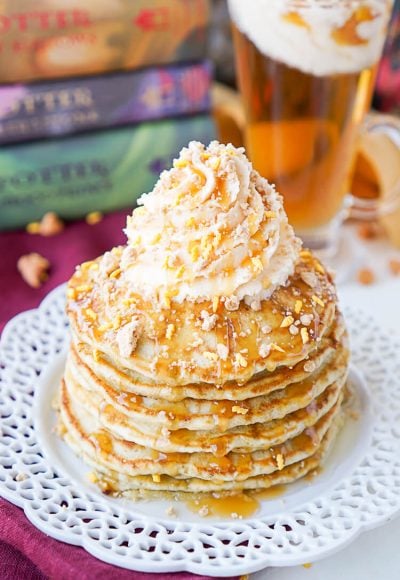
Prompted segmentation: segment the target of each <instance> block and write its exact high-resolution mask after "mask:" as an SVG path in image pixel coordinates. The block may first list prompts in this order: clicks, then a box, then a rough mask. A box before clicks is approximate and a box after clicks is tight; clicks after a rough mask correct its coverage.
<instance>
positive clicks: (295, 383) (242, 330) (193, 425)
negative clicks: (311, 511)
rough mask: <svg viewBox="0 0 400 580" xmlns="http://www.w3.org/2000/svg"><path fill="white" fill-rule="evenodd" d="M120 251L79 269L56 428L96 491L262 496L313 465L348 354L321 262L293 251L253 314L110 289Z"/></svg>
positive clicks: (329, 428) (324, 441)
mask: <svg viewBox="0 0 400 580" xmlns="http://www.w3.org/2000/svg"><path fill="white" fill-rule="evenodd" d="M122 253H123V248H115V249H114V250H112V251H111V252H109V253H108V254H106V256H105V257H104V256H103V257H102V259H99V260H95V261H93V262H87V263H85V264H83V265H82V266H81V267H80V268H78V269H77V271H76V273H75V274H74V276H73V277H72V279H71V280H70V282H69V286H68V306H67V311H68V316H69V319H70V322H71V329H72V342H71V348H70V352H69V355H68V360H67V364H66V369H65V374H64V378H63V381H62V386H61V400H60V414H59V416H60V425H61V428H62V433H63V436H64V438H65V440H66V441H67V443H68V444H69V445H70V446H71V447H72V448H73V449H74V450H75V451H76V453H77V454H79V455H80V456H81V457H82V458H83V459H84V461H85V462H86V463H87V464H89V465H90V466H92V468H93V469H94V471H95V473H96V476H97V478H98V481H99V483H100V485H101V487H102V488H103V490H105V491H107V492H109V493H113V494H115V495H125V496H128V497H137V496H141V495H143V496H146V495H147V494H154V493H155V494H157V493H159V492H161V493H163V494H164V493H168V492H173V493H176V492H195V493H201V492H224V491H234V490H261V489H265V488H269V487H271V486H274V485H277V484H282V483H289V482H292V481H294V480H296V479H298V478H300V477H302V476H304V475H305V474H307V473H309V472H311V471H313V470H315V469H316V468H317V467H318V466H319V465H320V463H321V461H322V460H323V458H324V456H325V455H326V453H327V451H328V449H329V447H330V445H331V443H332V441H333V440H334V438H335V435H336V433H337V431H338V428H339V425H340V415H341V404H342V401H343V396H344V387H345V382H346V376H347V370H348V358H349V352H348V348H347V344H346V330H345V327H344V324H343V320H342V317H341V315H340V312H339V311H338V308H337V299H336V294H335V289H334V285H333V283H332V280H331V278H330V275H329V273H327V272H326V271H325V269H324V268H323V266H322V265H321V264H320V262H319V261H318V260H317V259H316V258H315V257H314V256H313V255H312V254H311V253H310V252H309V251H306V250H303V251H301V252H300V254H299V257H298V259H297V262H296V264H295V269H294V273H293V274H292V275H291V276H290V277H289V278H288V280H287V283H286V284H285V285H283V286H280V287H278V288H276V289H275V291H274V292H273V294H272V296H271V297H270V298H269V299H268V300H263V301H262V302H261V305H260V307H259V308H258V309H253V308H252V307H251V306H248V305H247V304H245V302H244V301H241V302H240V303H239V304H236V305H232V304H231V302H230V301H229V300H224V299H223V298H217V299H213V300H212V301H208V302H207V301H202V302H191V301H184V302H182V303H180V304H179V303H174V302H172V303H171V302H170V301H168V300H166V301H164V303H162V304H160V305H158V306H157V307H156V306H155V304H154V303H153V302H151V301H146V300H145V299H144V298H143V297H142V296H141V295H140V294H138V293H136V294H135V293H134V292H131V291H130V289H129V288H128V287H127V286H125V285H123V284H122V285H121V283H119V277H120V276H121V255H122ZM105 258H106V259H105Z"/></svg>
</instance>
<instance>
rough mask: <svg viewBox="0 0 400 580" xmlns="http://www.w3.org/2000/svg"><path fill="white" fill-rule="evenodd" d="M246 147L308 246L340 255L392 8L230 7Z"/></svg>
mask: <svg viewBox="0 0 400 580" xmlns="http://www.w3.org/2000/svg"><path fill="white" fill-rule="evenodd" d="M228 3H229V9H230V14H231V19H232V23H233V35H234V42H235V53H236V63H237V72H238V81H239V86H240V90H241V94H242V97H243V104H244V108H245V115H246V129H245V132H246V134H245V139H246V148H247V153H248V155H249V157H250V158H251V160H252V162H253V165H254V167H255V168H256V169H257V170H258V171H259V172H260V173H261V174H262V175H263V176H264V177H266V178H267V179H268V180H269V181H270V182H273V183H275V184H276V187H277V189H278V191H279V192H280V193H281V194H282V195H283V197H284V203H285V208H286V211H287V213H288V216H289V220H290V222H291V223H292V225H293V226H294V227H295V229H296V232H297V233H298V234H299V235H300V236H301V237H302V238H303V240H304V242H305V244H307V245H308V246H309V247H311V248H314V249H317V250H318V249H319V250H325V253H326V255H329V252H331V253H333V251H334V250H335V247H336V241H337V239H338V228H339V227H340V225H341V223H342V222H343V219H344V218H345V217H346V215H347V214H348V211H349V205H350V204H351V197H350V196H349V195H348V193H349V185H350V181H351V177H352V170H353V165H354V161H355V154H356V150H357V142H358V138H359V134H360V126H361V124H362V123H363V121H364V117H365V114H366V112H367V111H368V109H369V107H370V102H371V97H372V90H373V87H374V80H375V76H376V70H377V64H378V61H379V58H380V56H381V52H382V49H383V45H384V41H385V37H386V31H387V26H388V22H389V19H390V14H391V9H392V5H393V0H228Z"/></svg>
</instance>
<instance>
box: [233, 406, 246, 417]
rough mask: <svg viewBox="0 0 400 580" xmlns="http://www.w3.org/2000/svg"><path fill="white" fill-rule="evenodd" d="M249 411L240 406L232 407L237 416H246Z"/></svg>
mask: <svg viewBox="0 0 400 580" xmlns="http://www.w3.org/2000/svg"><path fill="white" fill-rule="evenodd" d="M248 412H249V410H248V409H247V408H246V407H239V405H234V406H233V407H232V413H236V414H237V415H246V414H247V413H248Z"/></svg>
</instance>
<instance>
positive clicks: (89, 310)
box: [84, 308, 97, 321]
mask: <svg viewBox="0 0 400 580" xmlns="http://www.w3.org/2000/svg"><path fill="white" fill-rule="evenodd" d="M84 313H85V316H86V317H87V318H90V320H93V321H94V320H97V314H96V313H95V311H94V310H92V308H86V309H85V310H84Z"/></svg>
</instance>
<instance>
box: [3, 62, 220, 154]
mask: <svg viewBox="0 0 400 580" xmlns="http://www.w3.org/2000/svg"><path fill="white" fill-rule="evenodd" d="M210 84H211V65H210V64H209V63H207V62H204V63H199V64H192V65H180V66H169V67H158V68H153V69H144V70H138V71H133V72H128V73H117V74H109V75H106V76H101V77H85V78H83V77H82V78H77V79H66V80H63V81H52V82H41V83H35V84H32V85H3V86H0V143H1V144H4V143H11V142H18V141H24V140H29V139H37V138H42V137H49V136H57V135H65V134H69V133H76V132H79V131H86V130H91V129H99V128H106V127H113V126H118V125H126V124H131V123H138V122H143V121H148V120H152V119H162V118H165V117H174V116H178V115H189V114H196V113H201V112H205V111H208V110H210V107H211V103H210Z"/></svg>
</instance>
